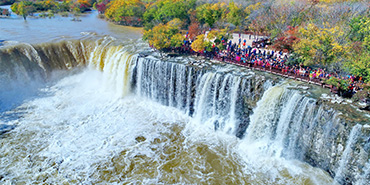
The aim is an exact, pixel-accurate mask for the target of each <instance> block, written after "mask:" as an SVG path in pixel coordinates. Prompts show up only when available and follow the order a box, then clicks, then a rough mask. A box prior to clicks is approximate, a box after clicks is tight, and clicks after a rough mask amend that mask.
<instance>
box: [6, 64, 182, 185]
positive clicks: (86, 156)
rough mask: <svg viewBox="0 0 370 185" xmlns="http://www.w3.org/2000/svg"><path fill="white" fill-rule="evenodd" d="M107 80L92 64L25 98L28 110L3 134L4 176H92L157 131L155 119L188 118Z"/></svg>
mask: <svg viewBox="0 0 370 185" xmlns="http://www.w3.org/2000/svg"><path fill="white" fill-rule="evenodd" d="M106 83H109V81H106V80H104V75H103V74H102V73H101V72H98V71H94V70H86V71H84V72H82V73H81V74H78V75H73V76H70V77H67V78H64V79H62V80H60V81H59V82H58V83H57V84H56V85H54V86H51V87H48V88H45V89H42V91H44V92H45V93H46V94H47V95H46V96H41V97H39V98H37V99H35V100H32V101H29V102H26V103H24V104H23V105H22V106H21V107H20V108H24V109H26V110H27V111H26V113H24V114H23V115H22V118H20V119H19V120H17V127H16V128H15V129H14V130H13V131H12V132H11V133H9V137H6V138H3V139H2V140H1V155H2V160H1V164H0V166H1V167H0V169H1V170H0V174H2V175H3V176H5V177H4V179H3V181H5V182H9V183H10V182H18V183H32V182H36V183H37V182H40V181H39V180H40V179H43V178H45V177H47V178H45V179H48V180H47V182H49V183H61V182H74V181H73V180H78V181H77V182H82V183H86V182H90V181H91V180H92V179H91V177H90V176H91V174H92V173H93V172H94V170H96V166H97V164H99V163H101V162H102V161H107V160H109V159H110V158H111V157H112V156H113V155H114V154H115V153H117V152H120V151H122V149H123V148H130V147H134V146H135V145H136V143H135V138H136V137H138V136H142V135H144V136H145V137H147V138H148V139H149V140H150V138H151V137H156V136H157V135H158V131H159V130H160V128H156V126H154V123H162V122H167V123H172V122H176V123H181V122H183V121H186V120H187V119H188V118H187V116H185V115H183V114H181V113H179V112H178V111H177V110H174V109H172V108H166V107H163V106H160V105H158V104H154V103H150V102H149V101H143V100H141V99H140V98H137V97H134V96H127V97H125V98H121V96H117V94H116V93H115V91H113V90H111V89H107V88H105V87H107V86H111V87H114V85H107V84H106ZM141 152H142V153H143V155H148V156H150V152H149V151H141ZM89 177H90V178H89Z"/></svg>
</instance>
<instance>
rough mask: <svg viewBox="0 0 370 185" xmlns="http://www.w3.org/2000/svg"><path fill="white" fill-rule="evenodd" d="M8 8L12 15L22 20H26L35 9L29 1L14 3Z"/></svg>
mask: <svg viewBox="0 0 370 185" xmlns="http://www.w3.org/2000/svg"><path fill="white" fill-rule="evenodd" d="M10 8H11V10H12V11H13V12H14V13H16V14H17V15H20V16H22V17H23V19H24V20H26V18H27V16H28V15H29V14H31V13H33V12H34V11H35V8H34V7H33V5H32V2H30V1H21V2H19V3H14V4H12V6H11V7H10Z"/></svg>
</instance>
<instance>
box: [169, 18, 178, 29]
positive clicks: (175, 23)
mask: <svg viewBox="0 0 370 185" xmlns="http://www.w3.org/2000/svg"><path fill="white" fill-rule="evenodd" d="M167 25H168V27H169V28H170V29H178V28H179V27H181V25H182V21H181V20H180V19H178V18H175V19H173V20H171V21H170V22H168V23H167Z"/></svg>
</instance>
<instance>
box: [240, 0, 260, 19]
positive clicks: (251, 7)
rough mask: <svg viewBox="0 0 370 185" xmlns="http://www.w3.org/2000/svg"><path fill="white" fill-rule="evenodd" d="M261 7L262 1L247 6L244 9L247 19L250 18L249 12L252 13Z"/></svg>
mask: <svg viewBox="0 0 370 185" xmlns="http://www.w3.org/2000/svg"><path fill="white" fill-rule="evenodd" d="M261 7H262V5H261V3H260V2H258V3H256V4H251V5H249V6H247V7H246V8H245V9H244V12H245V14H246V15H247V17H246V19H247V18H248V16H249V14H251V13H252V11H254V10H258V9H260V8H261Z"/></svg>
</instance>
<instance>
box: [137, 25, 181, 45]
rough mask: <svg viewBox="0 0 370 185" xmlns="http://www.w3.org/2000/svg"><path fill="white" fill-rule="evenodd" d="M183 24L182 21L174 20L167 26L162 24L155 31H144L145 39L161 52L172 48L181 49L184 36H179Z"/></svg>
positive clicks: (154, 28)
mask: <svg viewBox="0 0 370 185" xmlns="http://www.w3.org/2000/svg"><path fill="white" fill-rule="evenodd" d="M181 24H182V22H181V21H180V19H174V20H172V21H170V22H168V23H167V24H162V23H160V24H159V25H157V26H155V27H153V29H150V30H146V31H144V34H143V39H144V40H147V41H148V42H149V44H150V45H152V46H153V47H155V48H156V49H158V50H159V51H161V50H163V49H165V48H169V47H170V46H172V47H179V46H181V45H180V42H181V44H182V41H183V36H182V35H181V34H179V27H180V26H181ZM181 38H182V39H181ZM172 39H173V40H172Z"/></svg>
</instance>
